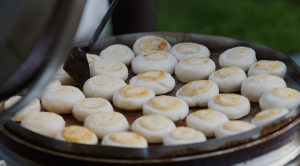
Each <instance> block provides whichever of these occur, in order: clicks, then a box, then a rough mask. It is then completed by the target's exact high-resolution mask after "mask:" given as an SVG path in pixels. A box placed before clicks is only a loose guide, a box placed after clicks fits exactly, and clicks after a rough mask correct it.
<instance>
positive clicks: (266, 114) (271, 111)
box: [254, 108, 280, 119]
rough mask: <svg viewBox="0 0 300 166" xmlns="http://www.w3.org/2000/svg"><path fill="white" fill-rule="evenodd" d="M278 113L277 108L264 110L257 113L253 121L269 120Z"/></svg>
mask: <svg viewBox="0 0 300 166" xmlns="http://www.w3.org/2000/svg"><path fill="white" fill-rule="evenodd" d="M279 112H280V110H279V109H277V108H270V109H266V110H263V111H261V112H259V113H258V114H256V115H255V117H254V118H255V119H267V118H271V117H272V116H275V115H277V114H278V113H279Z"/></svg>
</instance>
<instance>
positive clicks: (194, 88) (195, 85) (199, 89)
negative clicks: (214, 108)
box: [179, 80, 212, 97]
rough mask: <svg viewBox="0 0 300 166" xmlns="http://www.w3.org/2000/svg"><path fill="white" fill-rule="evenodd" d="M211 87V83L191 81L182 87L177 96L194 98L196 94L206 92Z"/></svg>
mask: <svg viewBox="0 0 300 166" xmlns="http://www.w3.org/2000/svg"><path fill="white" fill-rule="evenodd" d="M211 86H212V83H211V82H210V81H208V80H200V81H192V82H189V83H188V84H186V85H184V86H183V87H182V89H181V90H180V92H179V94H180V95H182V96H189V97H191V96H194V95H196V94H198V93H205V92H207V91H208V90H209V89H210V88H211Z"/></svg>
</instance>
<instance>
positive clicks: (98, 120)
mask: <svg viewBox="0 0 300 166" xmlns="http://www.w3.org/2000/svg"><path fill="white" fill-rule="evenodd" d="M121 119H122V117H121V115H120V114H119V113H117V112H99V113H97V114H94V115H93V116H92V117H91V120H92V122H93V123H95V124H97V125H100V126H112V125H114V124H116V123H118V122H120V121H121Z"/></svg>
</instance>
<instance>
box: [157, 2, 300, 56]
mask: <svg viewBox="0 0 300 166" xmlns="http://www.w3.org/2000/svg"><path fill="white" fill-rule="evenodd" d="M157 3H158V11H157V12H158V13H157V29H156V30H157V31H177V32H189V33H200V34H209V35H217V36H226V37H231V38H237V39H242V40H248V41H251V42H256V43H260V44H264V45H267V46H270V47H272V48H275V49H277V50H279V51H281V52H283V53H285V54H287V55H290V54H293V53H296V52H300V22H299V16H300V0H157Z"/></svg>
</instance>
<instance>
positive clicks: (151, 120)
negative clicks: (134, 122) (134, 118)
mask: <svg viewBox="0 0 300 166" xmlns="http://www.w3.org/2000/svg"><path fill="white" fill-rule="evenodd" d="M140 125H141V126H143V127H144V128H146V129H148V130H159V129H162V128H164V127H166V126H167V125H168V121H167V120H166V118H165V117H164V116H160V115H148V116H144V117H143V118H142V119H141V120H140Z"/></svg>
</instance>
